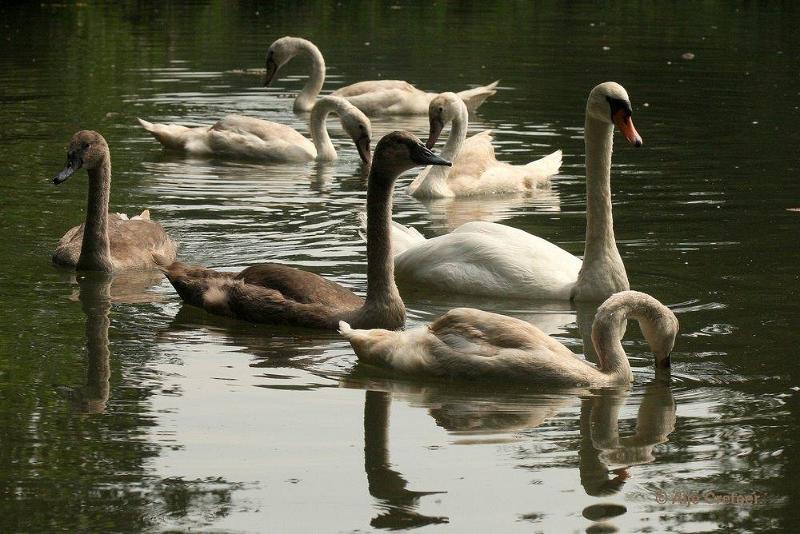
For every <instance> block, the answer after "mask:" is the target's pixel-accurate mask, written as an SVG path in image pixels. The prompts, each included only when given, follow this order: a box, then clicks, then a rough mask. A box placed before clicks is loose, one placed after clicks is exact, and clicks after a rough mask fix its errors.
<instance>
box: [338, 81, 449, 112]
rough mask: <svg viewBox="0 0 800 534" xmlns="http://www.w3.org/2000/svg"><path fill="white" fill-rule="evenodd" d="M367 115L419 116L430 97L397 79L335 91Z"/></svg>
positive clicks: (349, 86)
mask: <svg viewBox="0 0 800 534" xmlns="http://www.w3.org/2000/svg"><path fill="white" fill-rule="evenodd" d="M333 94H334V95H335V96H341V97H343V98H346V99H347V100H348V101H349V102H350V103H351V104H353V105H354V106H355V107H357V108H358V109H360V110H361V111H362V112H364V113H366V114H367V115H422V114H426V113H428V104H429V103H430V101H431V99H432V98H433V96H434V95H433V94H428V93H425V92H423V91H420V90H419V89H417V88H416V87H414V86H413V85H411V84H410V83H408V82H403V81H400V80H376V81H367V82H359V83H355V84H353V85H348V86H347V87H342V88H341V89H338V90H336V91H334V93H333Z"/></svg>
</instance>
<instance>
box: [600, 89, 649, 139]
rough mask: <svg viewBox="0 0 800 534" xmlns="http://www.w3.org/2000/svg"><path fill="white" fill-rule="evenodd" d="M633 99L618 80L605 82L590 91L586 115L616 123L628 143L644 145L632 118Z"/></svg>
mask: <svg viewBox="0 0 800 534" xmlns="http://www.w3.org/2000/svg"><path fill="white" fill-rule="evenodd" d="M631 113H632V111H631V99H630V98H628V92H627V91H625V88H624V87H622V86H621V85H620V84H618V83H616V82H605V83H601V84H600V85H598V86H596V87H595V88H594V89H592V92H591V93H589V100H588V101H587V102H586V116H587V117H591V118H593V119H595V120H598V121H602V122H605V123H608V124H614V125H616V127H617V128H619V131H620V132H622V135H624V136H625V139H626V140H627V141H628V143H630V144H632V145H633V146H635V147H637V148H638V147H640V146H642V136H640V135H639V132H637V131H636V128H634V126H633V119H631Z"/></svg>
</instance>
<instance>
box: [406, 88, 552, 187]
mask: <svg viewBox="0 0 800 534" xmlns="http://www.w3.org/2000/svg"><path fill="white" fill-rule="evenodd" d="M428 113H429V118H430V133H429V135H428V142H427V146H428V148H433V145H434V144H435V143H436V140H437V139H438V138H439V134H440V133H441V131H442V128H444V127H445V126H446V125H447V124H448V123H452V129H451V131H450V136H449V137H448V139H447V143H445V145H444V148H443V149H442V157H443V158H445V159H448V160H450V161H452V162H453V166H452V167H448V168H446V169H445V168H439V167H427V168H425V169H424V170H423V171H422V172H420V173H419V175H418V176H417V177H416V178H415V179H414V181H413V182H411V184H410V185H409V186H408V194H410V195H411V196H413V197H417V198H447V197H463V196H472V195H487V194H493V193H522V192H526V191H534V190H535V189H537V188H538V187H540V186H541V185H543V184H544V183H545V182H547V180H548V179H549V178H550V177H551V176H552V175H554V174H556V173H557V172H558V169H559V167H561V151H560V150H556V151H555V152H553V153H552V154H550V155H548V156H545V157H543V158H541V159H538V160H536V161H532V162H530V163H528V164H527V165H511V164H509V163H503V162H501V161H497V158H496V157H495V154H494V147H493V146H492V134H491V132H490V131H488V130H487V131H483V132H481V133H479V134H477V135H473V136H472V137H470V138H469V139H467V127H468V118H467V116H468V113H467V106H466V105H465V104H464V101H463V100H461V99H460V98H459V97H458V95H456V94H455V93H442V94H440V95H438V96H437V97H436V98H434V99H433V100H431V103H430V107H429V112H428Z"/></svg>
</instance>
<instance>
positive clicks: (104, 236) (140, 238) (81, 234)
mask: <svg viewBox="0 0 800 534" xmlns="http://www.w3.org/2000/svg"><path fill="white" fill-rule="evenodd" d="M81 168H85V169H86V173H87V174H88V175H89V193H88V205H87V208H86V222H84V223H83V224H81V225H79V226H75V227H73V228H71V229H69V231H67V233H66V234H64V236H63V237H62V238H61V240H60V241H59V242H58V245H57V246H56V250H55V252H54V253H53V263H55V264H56V265H63V266H66V267H72V268H75V269H78V270H82V271H102V272H112V271H124V270H136V269H154V268H157V265H156V264H155V262H154V261H153V253H156V254H160V255H161V256H162V257H164V258H167V259H170V260H174V259H175V249H176V245H175V242H174V241H173V240H172V239H170V237H169V236H168V235H167V233H166V232H165V231H164V228H162V227H161V225H160V224H158V223H157V222H155V221H151V220H150V211H149V210H144V211H143V212H142V214H141V215H137V216H135V217H133V218H131V219H129V218H128V216H127V215H124V214H120V213H108V200H109V196H110V194H111V151H110V150H109V149H108V144H107V143H106V140H105V139H104V138H103V136H102V135H100V134H99V133H97V132H93V131H89V130H83V131H80V132H78V133H76V134H75V135H74V136H73V137H72V140H71V141H70V144H69V152H68V153H67V165H66V167H64V169H63V170H62V171H61V172H60V173H58V175H56V177H55V178H53V183H55V184H56V185H58V184H60V183H63V182H64V181H65V180H67V178H69V177H70V176H72V175H73V174H74V173H75V171H77V170H78V169H81Z"/></svg>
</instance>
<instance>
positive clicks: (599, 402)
mask: <svg viewBox="0 0 800 534" xmlns="http://www.w3.org/2000/svg"><path fill="white" fill-rule="evenodd" d="M626 398H628V397H627V395H620V394H618V393H617V392H615V391H613V390H603V391H600V392H599V394H598V395H597V396H592V397H588V398H585V399H583V401H582V404H581V417H580V424H581V446H580V451H579V456H580V473H581V484H582V485H583V487H584V489H585V490H586V493H587V494H589V495H594V496H599V495H609V494H612V493H616V492H617V491H619V489H620V488H621V487H622V485H623V484H624V483H625V480H626V479H627V478H628V477H629V476H630V475H629V474H628V471H627V468H628V467H630V466H632V465H640V464H646V463H650V462H652V461H653V460H654V459H655V457H654V456H653V448H654V447H655V446H656V445H658V444H660V443H664V442H666V441H667V439H668V436H669V434H671V433H672V431H673V430H674V429H675V420H676V418H675V413H676V409H675V399H674V397H673V396H672V391H671V390H670V388H669V386H668V385H665V384H663V383H661V382H651V383H649V384H648V385H647V386H646V387H645V390H644V395H643V397H642V401H641V403H640V404H639V411H638V413H637V414H636V431H635V433H634V434H633V435H632V436H626V437H623V438H620V437H619V410H620V408H621V407H622V405H623V404H624V402H625V399H626ZM611 469H613V471H611ZM612 473H613V476H611V474H612Z"/></svg>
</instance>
